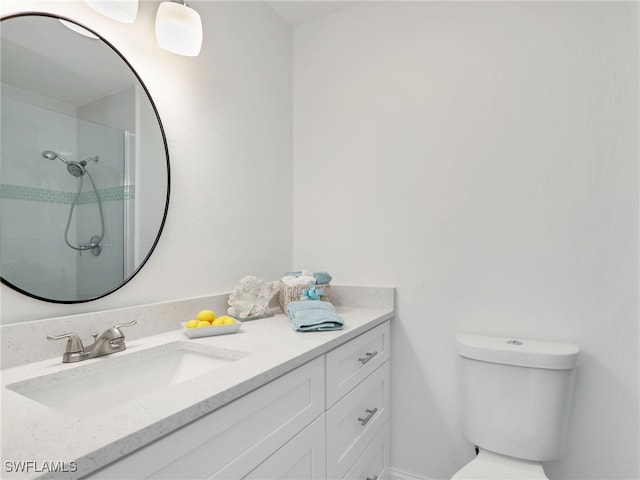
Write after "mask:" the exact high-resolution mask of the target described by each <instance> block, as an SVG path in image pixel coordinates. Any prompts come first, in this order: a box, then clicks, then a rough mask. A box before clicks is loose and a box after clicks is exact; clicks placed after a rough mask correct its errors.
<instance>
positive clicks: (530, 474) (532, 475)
mask: <svg viewBox="0 0 640 480" xmlns="http://www.w3.org/2000/svg"><path fill="white" fill-rule="evenodd" d="M521 478H522V479H524V478H529V479H539V480H545V479H546V480H549V479H548V477H547V476H546V475H545V473H544V470H543V469H542V465H541V464H540V463H538V462H532V461H529V460H521V459H518V458H513V457H507V456H505V455H499V454H497V453H493V452H489V451H487V450H482V449H480V452H479V453H478V455H477V456H476V458H474V459H473V460H471V462H469V463H467V464H466V465H465V466H464V467H462V468H461V469H460V470H458V472H457V473H456V474H455V475H454V476H453V477H451V480H463V479H478V480H479V479H491V480H496V479H511V480H514V479H521Z"/></svg>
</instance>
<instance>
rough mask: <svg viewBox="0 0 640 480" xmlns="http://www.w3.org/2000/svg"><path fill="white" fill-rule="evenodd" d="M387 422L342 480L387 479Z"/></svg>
mask: <svg viewBox="0 0 640 480" xmlns="http://www.w3.org/2000/svg"><path fill="white" fill-rule="evenodd" d="M389 459H390V455H389V421H387V422H386V423H385V424H384V427H382V430H380V431H379V432H378V434H377V435H376V438H374V439H373V441H372V442H371V443H370V444H369V446H368V447H367V449H366V450H365V451H364V453H363V454H362V455H360V458H358V460H356V463H354V464H353V467H351V468H350V469H349V471H348V472H347V474H346V475H345V476H344V480H365V479H366V480H386V479H387V478H388V477H389Z"/></svg>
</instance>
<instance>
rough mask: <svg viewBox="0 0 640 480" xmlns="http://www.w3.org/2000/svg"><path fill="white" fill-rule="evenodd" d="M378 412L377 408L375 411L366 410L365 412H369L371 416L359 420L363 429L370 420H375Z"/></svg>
mask: <svg viewBox="0 0 640 480" xmlns="http://www.w3.org/2000/svg"><path fill="white" fill-rule="evenodd" d="M377 411H378V409H377V408H374V409H373V410H370V409H368V408H367V409H366V410H365V412H367V413H368V414H369V415H367V416H366V417H364V418H362V417H360V418H358V421H359V422H360V425H362V426H363V427H364V426H365V425H366V424H367V423H369V420H371V419H372V418H373V416H374V415H375V414H376V412H377Z"/></svg>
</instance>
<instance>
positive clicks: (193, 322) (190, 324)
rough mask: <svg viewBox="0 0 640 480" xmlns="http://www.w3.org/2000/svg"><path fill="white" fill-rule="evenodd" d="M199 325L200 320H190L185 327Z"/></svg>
mask: <svg viewBox="0 0 640 480" xmlns="http://www.w3.org/2000/svg"><path fill="white" fill-rule="evenodd" d="M197 326H198V320H189V321H188V322H187V324H186V325H185V327H187V328H196V327H197Z"/></svg>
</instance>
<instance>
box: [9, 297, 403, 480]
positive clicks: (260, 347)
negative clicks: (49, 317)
mask: <svg viewBox="0 0 640 480" xmlns="http://www.w3.org/2000/svg"><path fill="white" fill-rule="evenodd" d="M337 311H338V313H339V314H340V315H341V316H342V318H343V319H344V321H345V328H344V329H343V330H339V331H329V332H306V333H301V332H295V331H293V330H292V328H291V326H290V324H289V321H288V318H287V317H286V316H285V315H283V314H278V315H275V316H274V317H271V318H266V319H260V320H254V321H251V322H245V323H243V324H242V326H241V328H240V331H239V332H238V333H235V334H230V335H220V336H213V337H205V338H199V339H189V338H188V337H187V336H186V334H185V333H184V331H183V330H182V329H178V330H172V331H168V332H164V333H160V334H157V335H152V336H147V337H143V338H137V339H132V340H127V350H126V351H124V352H120V353H116V354H113V355H111V356H105V357H100V358H96V359H92V360H87V361H84V362H80V363H75V364H63V363H61V357H62V351H63V350H64V348H63V345H62V344H61V348H60V356H59V357H57V358H54V359H47V360H42V361H37V362H33V363H29V364H27V365H21V366H16V367H13V368H7V369H4V370H2V394H1V404H0V408H1V420H2V433H1V440H2V442H1V444H0V445H1V447H2V450H1V451H0V453H1V458H2V465H1V466H0V468H2V474H0V477H2V478H3V479H10V478H80V477H82V476H84V475H87V474H88V473H90V472H92V471H95V470H97V469H98V468H100V467H102V466H104V465H107V464H109V463H111V462H113V461H114V460H117V459H118V458H120V457H122V456H123V455H126V454H128V453H130V452H132V451H134V450H136V449H138V448H140V447H142V446H144V445H146V444H148V443H150V442H152V441H154V440H156V439H158V438H160V437H162V436H164V435H166V434H168V433H170V432H171V431H173V430H175V429H177V428H179V427H181V426H183V425H185V424H187V423H189V422H191V421H193V420H195V419H197V418H199V417H201V416H203V415H206V414H207V413H210V412H212V411H213V410H215V409H217V408H219V407H221V406H223V405H225V404H227V403H229V402H231V401H233V400H235V399H236V398H239V397H240V396H242V395H244V394H246V393H248V392H250V391H252V390H254V389H256V388H258V387H260V386H262V385H264V384H266V383H268V382H270V381H271V380H273V379H275V378H277V377H279V376H281V375H283V374H285V373H287V372H289V371H291V370H293V369H295V368H297V367H299V366H301V365H303V364H304V363H306V362H308V361H310V360H312V359H314V358H316V357H318V356H320V355H323V354H325V353H326V352H328V351H329V350H332V349H333V348H335V347H337V346H339V345H341V344H343V343H345V342H347V341H349V340H351V339H353V338H355V337H356V336H358V335H360V334H362V333H364V332H366V331H368V330H370V329H372V328H374V327H376V326H377V325H379V324H381V323H383V322H384V321H386V320H389V319H391V318H392V317H393V315H394V311H393V308H388V307H377V308H367V307H349V306H339V307H337ZM177 323H178V322H177ZM131 328H133V327H131ZM175 341H185V342H190V343H194V344H201V345H203V346H205V345H207V346H213V347H218V348H224V349H230V350H238V351H241V352H245V353H248V355H247V356H244V357H242V358H240V359H238V360H236V361H234V362H232V363H231V364H229V365H228V366H225V367H222V368H219V369H217V370H215V371H212V372H210V373H207V374H204V375H201V376H198V377H195V378H193V379H190V380H187V381H185V382H183V383H179V384H177V385H174V386H171V387H169V388H167V389H163V390H161V391H160V392H159V393H155V394H150V395H147V396H145V397H142V398H139V399H137V400H132V401H130V402H127V403H125V404H122V405H120V406H118V407H114V408H112V409H109V410H104V411H101V412H98V413H95V414H92V415H90V416H86V417H82V418H76V417H72V416H68V415H65V414H62V413H59V412H57V411H55V410H52V409H50V408H48V407H46V406H44V405H42V404H40V403H37V402H35V401H33V400H30V399H28V398H26V397H24V396H22V395H20V394H18V393H16V392H14V391H12V390H9V389H8V388H6V386H7V385H11V384H13V383H16V382H21V381H24V380H26V379H31V378H34V377H38V376H42V375H47V374H50V373H56V372H63V371H65V370H73V369H74V368H77V367H78V366H84V365H90V364H91V363H94V362H109V361H111V360H112V359H115V358H116V357H119V356H124V355H130V354H132V353H135V352H140V351H143V350H145V349H148V348H151V347H156V346H160V345H164V344H167V343H171V342H175ZM122 393H123V395H126V392H122ZM27 461H32V462H35V464H31V466H30V470H31V472H30V473H28V474H27V473H8V472H7V469H8V465H7V462H12V463H11V464H10V465H11V467H12V468H15V466H16V464H17V463H16V462H27ZM71 461H75V462H76V464H77V471H76V472H74V473H63V474H50V473H46V472H44V473H43V471H42V470H43V468H42V467H43V466H44V463H45V462H65V463H66V464H67V465H69V462H71ZM44 469H45V470H46V468H44ZM34 470H39V471H34Z"/></svg>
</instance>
